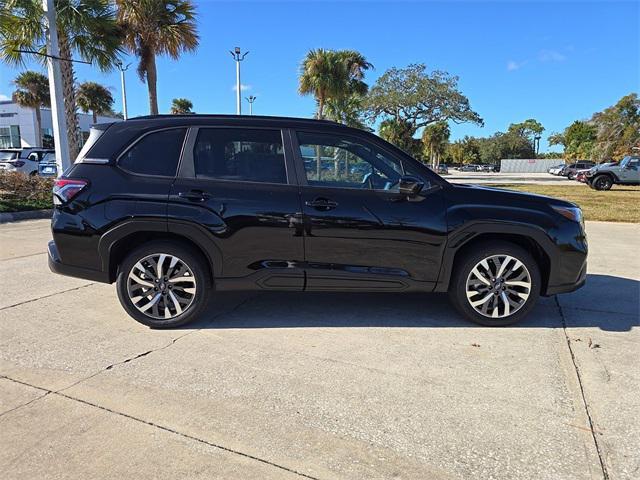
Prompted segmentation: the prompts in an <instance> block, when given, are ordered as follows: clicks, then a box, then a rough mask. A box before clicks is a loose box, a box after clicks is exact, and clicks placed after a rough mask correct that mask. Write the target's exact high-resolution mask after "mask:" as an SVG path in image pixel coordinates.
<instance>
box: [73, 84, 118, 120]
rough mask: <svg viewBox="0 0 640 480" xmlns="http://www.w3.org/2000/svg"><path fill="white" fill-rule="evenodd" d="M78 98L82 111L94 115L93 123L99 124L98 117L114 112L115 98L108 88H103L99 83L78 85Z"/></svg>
mask: <svg viewBox="0 0 640 480" xmlns="http://www.w3.org/2000/svg"><path fill="white" fill-rule="evenodd" d="M76 98H77V100H78V106H79V107H80V110H82V111H83V112H84V113H89V112H91V113H92V114H93V123H98V115H105V114H108V113H110V112H112V109H111V107H112V106H113V96H112V95H111V92H110V91H109V89H108V88H107V87H103V86H102V85H100V84H99V83H96V82H84V83H81V84H80V85H78V93H77V94H76Z"/></svg>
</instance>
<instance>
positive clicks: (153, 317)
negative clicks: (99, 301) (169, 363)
mask: <svg viewBox="0 0 640 480" xmlns="http://www.w3.org/2000/svg"><path fill="white" fill-rule="evenodd" d="M116 288H117V292H118V298H119V300H120V303H121V304H122V306H123V308H124V309H125V310H126V311H127V313H128V314H129V315H130V316H131V317H133V318H134V319H135V320H137V321H138V322H140V323H143V324H144V325H147V326H149V327H153V328H170V327H177V326H180V325H184V324H186V323H189V322H191V321H193V320H196V319H197V318H198V316H199V315H200V314H201V313H202V311H203V310H204V308H205V307H206V305H207V303H208V300H209V297H210V294H211V290H212V286H211V279H210V276H209V271H208V269H207V266H206V263H205V260H204V258H202V256H201V255H199V254H198V253H197V252H196V251H194V250H193V249H191V248H188V247H187V246H184V245H182V244H176V243H173V242H169V241H157V242H149V243H146V244H144V245H142V246H141V247H139V248H137V249H136V250H134V251H133V252H131V253H130V254H129V255H128V256H127V257H126V258H125V259H124V261H123V262H122V263H121V264H120V266H119V268H118V277H117V282H116Z"/></svg>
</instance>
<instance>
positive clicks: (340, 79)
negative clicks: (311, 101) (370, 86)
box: [298, 48, 372, 119]
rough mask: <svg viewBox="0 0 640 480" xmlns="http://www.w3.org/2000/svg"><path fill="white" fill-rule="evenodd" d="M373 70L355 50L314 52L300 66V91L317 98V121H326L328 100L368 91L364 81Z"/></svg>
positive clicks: (321, 50) (320, 49)
mask: <svg viewBox="0 0 640 480" xmlns="http://www.w3.org/2000/svg"><path fill="white" fill-rule="evenodd" d="M369 68H372V65H371V64H370V63H369V62H367V60H366V59H365V58H364V56H363V55H362V54H360V53H359V52H356V51H353V50H338V51H336V50H324V49H322V48H319V49H317V50H310V51H309V53H307V55H306V57H305V58H304V60H303V61H302V66H301V67H300V84H299V87H298V91H299V92H300V94H301V95H313V96H314V97H315V99H316V104H317V110H316V118H319V119H322V118H324V108H325V105H326V102H327V100H329V99H339V98H344V97H345V96H349V95H352V94H360V95H364V94H365V93H366V92H367V84H366V83H364V82H363V78H364V73H365V71H366V70H368V69H369Z"/></svg>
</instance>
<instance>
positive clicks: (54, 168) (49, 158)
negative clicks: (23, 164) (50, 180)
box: [38, 152, 58, 177]
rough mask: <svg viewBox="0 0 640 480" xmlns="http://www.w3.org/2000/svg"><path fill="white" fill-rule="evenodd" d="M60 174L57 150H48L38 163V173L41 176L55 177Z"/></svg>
mask: <svg viewBox="0 0 640 480" xmlns="http://www.w3.org/2000/svg"><path fill="white" fill-rule="evenodd" d="M57 174H58V165H57V164H56V154H55V152H48V153H46V154H45V155H44V157H42V160H40V163H38V175H40V176H41V177H55V176H57Z"/></svg>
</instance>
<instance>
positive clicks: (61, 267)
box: [48, 240, 111, 283]
mask: <svg viewBox="0 0 640 480" xmlns="http://www.w3.org/2000/svg"><path fill="white" fill-rule="evenodd" d="M48 251H49V255H48V257H49V258H48V262H49V269H50V270H51V271H52V272H53V273H58V274H60V275H66V276H68V277H77V278H84V279H85V280H92V281H94V282H101V283H111V282H109V275H108V273H106V272H102V271H100V270H92V269H89V268H82V267H76V266H71V265H65V264H64V263H62V260H61V259H60V255H59V254H58V249H57V247H56V243H55V242H54V241H53V240H51V241H50V242H49V246H48Z"/></svg>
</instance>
